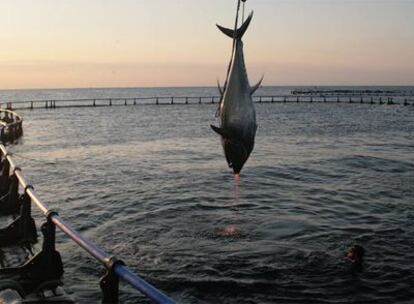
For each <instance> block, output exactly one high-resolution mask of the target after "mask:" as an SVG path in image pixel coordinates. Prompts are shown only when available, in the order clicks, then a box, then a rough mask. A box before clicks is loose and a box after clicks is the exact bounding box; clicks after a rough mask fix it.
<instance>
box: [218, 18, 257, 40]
mask: <svg viewBox="0 0 414 304" xmlns="http://www.w3.org/2000/svg"><path fill="white" fill-rule="evenodd" d="M252 18H253V12H251V13H250V15H249V17H248V18H247V19H246V21H245V22H244V23H243V25H242V26H241V27H240V28H239V29H238V30H237V31H236V33H234V30H231V29H228V28H225V27H222V26H220V25H218V24H217V27H218V28H219V30H220V31H222V32H223V34H225V35H227V36H229V37H230V38H232V39H233V38H236V39H241V38H242V37H243V35H244V33H245V32H246V30H247V28H248V27H249V24H250V21H252Z"/></svg>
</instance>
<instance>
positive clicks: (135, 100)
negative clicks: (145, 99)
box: [134, 98, 137, 106]
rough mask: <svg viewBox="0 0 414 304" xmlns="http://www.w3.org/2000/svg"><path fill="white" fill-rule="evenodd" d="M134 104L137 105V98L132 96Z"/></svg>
mask: <svg viewBox="0 0 414 304" xmlns="http://www.w3.org/2000/svg"><path fill="white" fill-rule="evenodd" d="M136 105H137V99H136V98H134V106H136Z"/></svg>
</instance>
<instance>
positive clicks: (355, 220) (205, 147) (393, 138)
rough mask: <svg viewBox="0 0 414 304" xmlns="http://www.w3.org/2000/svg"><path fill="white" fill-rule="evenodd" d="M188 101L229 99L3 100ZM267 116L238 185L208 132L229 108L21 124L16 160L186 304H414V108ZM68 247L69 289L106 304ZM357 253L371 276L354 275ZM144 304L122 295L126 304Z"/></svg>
mask: <svg viewBox="0 0 414 304" xmlns="http://www.w3.org/2000/svg"><path fill="white" fill-rule="evenodd" d="M292 89H295V88H293V87H268V88H264V89H262V93H264V94H285V93H286V92H290V90H292ZM404 89H406V88H404ZM410 89H411V90H412V89H413V88H412V87H411V88H410ZM396 90H399V88H396ZM189 94H192V95H191V96H198V95H203V96H204V95H209V94H210V95H217V91H216V89H215V88H160V89H83V90H28V91H0V101H1V102H6V101H8V100H10V101H11V100H28V99H42V98H45V99H49V98H53V99H59V98H62V99H63V98H95V97H139V96H157V95H158V96H171V95H173V96H174V95H176V96H183V95H189ZM258 94H260V92H259V93H258ZM255 106H256V111H257V120H258V125H259V127H258V131H257V138H256V146H255V149H254V151H253V153H252V155H251V157H250V159H249V161H248V162H247V164H246V165H245V167H244V169H243V171H242V174H241V177H240V180H237V179H235V178H234V177H233V175H232V174H231V171H230V169H228V168H227V166H226V162H225V159H224V156H223V152H222V148H221V145H220V139H219V138H218V136H217V135H216V134H215V133H214V132H212V130H211V129H210V124H214V123H216V122H217V120H216V118H215V117H214V114H215V111H216V107H217V105H208V104H203V105H198V104H192V105H162V106H156V105H138V106H128V107H99V108H65V109H55V110H53V109H37V110H33V111H30V110H24V111H20V112H19V113H20V114H21V115H22V116H23V117H24V120H25V121H24V137H23V139H22V140H21V141H20V142H19V143H17V144H15V145H12V146H10V147H9V149H10V150H11V151H12V152H13V153H14V157H15V161H16V162H17V163H18V164H19V166H21V167H22V169H23V172H24V175H25V176H26V177H27V178H28V180H29V181H30V182H31V183H32V184H33V185H34V186H35V189H36V190H37V192H38V193H39V195H40V197H41V198H42V199H43V201H44V202H45V203H47V204H48V205H49V207H50V208H53V209H57V210H58V211H59V213H60V215H61V216H62V218H64V219H65V220H66V221H68V222H70V223H72V225H73V226H74V227H76V228H77V229H78V230H79V231H81V232H82V234H83V235H84V236H86V237H87V238H89V239H90V240H92V241H93V242H95V243H97V244H98V245H99V246H101V247H102V248H104V249H105V250H107V251H108V252H110V253H113V254H115V255H116V256H117V257H118V258H120V259H122V260H123V261H125V263H126V264H127V265H128V266H129V267H130V268H131V269H132V270H133V271H135V272H136V273H137V274H139V275H141V276H143V277H144V278H146V279H147V280H148V281H149V282H151V283H152V284H154V285H155V286H157V287H158V288H160V289H161V290H163V291H165V292H166V293H167V294H168V295H170V296H171V297H172V298H173V299H175V300H176V301H177V302H178V303H304V304H305V303H306V304H307V303H413V301H414V225H413V222H414V106H405V107H404V106H400V105H392V106H391V105H390V106H387V105H368V104H336V103H335V104H296V103H292V104H256V105H255ZM35 216H36V219H37V223H38V225H40V223H41V220H42V217H40V216H39V213H38V212H36V213H35ZM58 242H59V244H58V246H57V247H58V250H59V251H60V252H61V254H62V258H63V262H64V266H65V275H64V283H65V289H66V290H67V291H69V292H71V293H72V294H73V297H75V298H76V299H77V300H78V301H79V302H80V303H99V302H100V299H101V297H100V289H99V285H98V278H99V277H100V276H101V275H102V273H103V269H102V267H101V266H100V265H99V264H98V263H97V262H95V261H94V260H93V259H92V258H89V257H88V255H87V254H86V253H84V252H83V251H82V250H81V249H79V248H78V247H77V246H76V245H75V244H74V243H73V242H72V241H70V240H69V239H68V238H67V237H65V236H64V235H63V234H62V233H59V234H58ZM354 244H360V245H362V246H363V247H364V248H365V251H366V256H365V260H364V263H363V269H362V271H356V270H355V269H353V268H352V267H351V265H350V262H349V261H347V260H346V259H345V254H346V252H347V250H348V248H350V247H351V246H352V245H354ZM140 301H142V303H147V301H146V300H144V298H143V297H142V296H140V295H139V294H138V293H137V292H135V291H134V290H132V289H131V288H129V287H127V286H126V284H124V283H121V302H122V303H138V302H140Z"/></svg>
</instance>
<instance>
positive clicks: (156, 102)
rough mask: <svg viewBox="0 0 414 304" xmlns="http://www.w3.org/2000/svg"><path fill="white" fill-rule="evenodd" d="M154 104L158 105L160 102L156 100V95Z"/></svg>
mask: <svg viewBox="0 0 414 304" xmlns="http://www.w3.org/2000/svg"><path fill="white" fill-rule="evenodd" d="M155 104H156V105H158V104H160V102H159V101H158V97H156V98H155Z"/></svg>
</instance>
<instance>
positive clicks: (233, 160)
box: [224, 140, 249, 174]
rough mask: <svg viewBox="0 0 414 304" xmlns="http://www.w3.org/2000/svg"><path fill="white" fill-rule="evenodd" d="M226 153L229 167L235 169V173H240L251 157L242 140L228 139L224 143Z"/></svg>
mask: <svg viewBox="0 0 414 304" xmlns="http://www.w3.org/2000/svg"><path fill="white" fill-rule="evenodd" d="M224 154H225V155H226V159H227V163H228V165H229V167H230V168H232V169H233V173H234V174H240V171H241V170H242V168H243V166H244V164H245V163H246V161H247V158H248V157H249V155H248V153H247V151H246V148H245V147H244V145H243V144H242V143H241V142H237V141H229V140H226V141H225V143H224Z"/></svg>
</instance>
